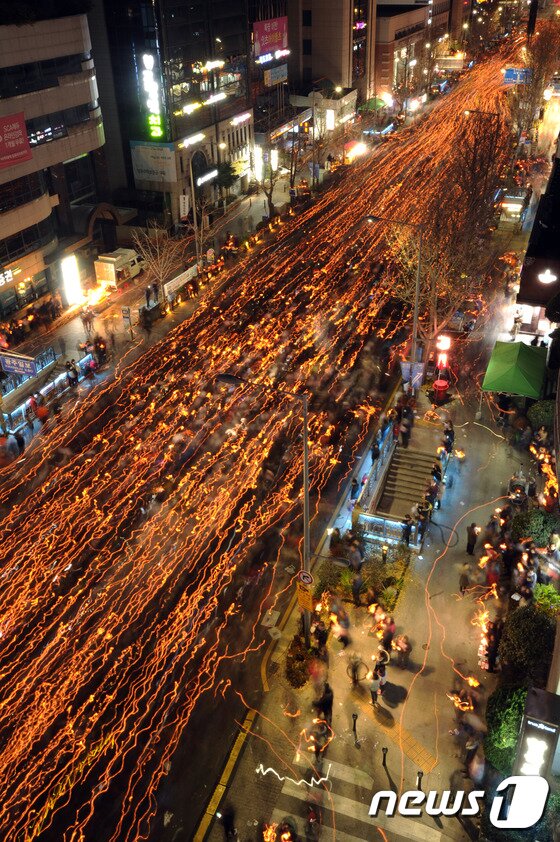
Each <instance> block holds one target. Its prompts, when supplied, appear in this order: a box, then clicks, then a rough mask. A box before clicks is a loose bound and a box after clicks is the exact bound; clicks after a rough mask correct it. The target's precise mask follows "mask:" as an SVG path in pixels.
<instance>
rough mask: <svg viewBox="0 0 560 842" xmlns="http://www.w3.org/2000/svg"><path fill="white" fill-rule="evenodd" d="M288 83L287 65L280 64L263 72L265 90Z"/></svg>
mask: <svg viewBox="0 0 560 842" xmlns="http://www.w3.org/2000/svg"><path fill="white" fill-rule="evenodd" d="M287 81H288V65H287V64H280V65H278V67H271V69H270V70H265V71H264V83H265V85H266V86H267V88H272V87H273V85H279V84H280V83H281V82H287Z"/></svg>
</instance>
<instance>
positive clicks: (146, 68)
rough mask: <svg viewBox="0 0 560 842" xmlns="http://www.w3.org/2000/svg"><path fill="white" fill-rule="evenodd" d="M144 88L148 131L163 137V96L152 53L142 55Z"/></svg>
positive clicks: (150, 133) (153, 136)
mask: <svg viewBox="0 0 560 842" xmlns="http://www.w3.org/2000/svg"><path fill="white" fill-rule="evenodd" d="M142 65H143V69H142V88H143V89H144V93H145V95H146V109H147V111H148V132H149V135H150V137H152V138H154V140H156V139H159V138H161V137H163V117H162V114H161V97H160V89H159V88H160V86H159V82H158V80H157V79H156V77H155V73H154V67H155V59H154V56H153V55H151V54H150V53H144V55H143V56H142Z"/></svg>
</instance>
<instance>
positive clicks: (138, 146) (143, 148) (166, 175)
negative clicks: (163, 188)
mask: <svg viewBox="0 0 560 842" xmlns="http://www.w3.org/2000/svg"><path fill="white" fill-rule="evenodd" d="M130 151H131V155H132V169H133V171H134V180H135V181H136V182H138V181H157V182H159V183H160V184H162V183H163V182H175V181H177V167H176V165H175V147H174V146H173V144H172V143H144V142H142V141H138V140H131V141H130Z"/></svg>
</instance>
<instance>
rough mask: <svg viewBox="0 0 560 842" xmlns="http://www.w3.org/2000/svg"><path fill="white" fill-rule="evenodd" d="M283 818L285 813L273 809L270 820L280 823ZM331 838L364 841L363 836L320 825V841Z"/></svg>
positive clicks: (348, 841) (337, 840)
mask: <svg viewBox="0 0 560 842" xmlns="http://www.w3.org/2000/svg"><path fill="white" fill-rule="evenodd" d="M285 818H286V813H283V812H282V810H274V812H273V813H272V819H271V821H273V822H275V823H276V824H280V822H281V821H282V820H283V819H285ZM372 830H373V828H372ZM331 839H336V842H364V837H363V836H352V835H351V834H350V833H342V832H341V831H340V830H335V829H334V828H332V827H329V826H328V825H326V824H323V825H321V842H331ZM368 842H369V840H368Z"/></svg>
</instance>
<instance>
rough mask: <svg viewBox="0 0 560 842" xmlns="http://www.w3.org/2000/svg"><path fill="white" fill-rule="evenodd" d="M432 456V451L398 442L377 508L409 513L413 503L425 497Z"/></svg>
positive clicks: (433, 458)
mask: <svg viewBox="0 0 560 842" xmlns="http://www.w3.org/2000/svg"><path fill="white" fill-rule="evenodd" d="M434 460H435V457H434V454H433V453H424V452H423V451H421V450H413V449H412V448H411V447H409V448H407V449H406V450H405V449H404V448H403V447H402V446H401V445H400V444H399V445H398V447H397V448H396V450H395V452H394V454H393V458H392V460H391V464H390V466H389V471H388V473H387V478H386V480H385V485H384V487H383V493H382V494H381V498H380V500H379V504H378V506H377V511H378V512H383V513H384V514H390V515H393V516H394V517H398V518H404V516H405V515H406V514H409V512H410V509H411V507H412V506H413V505H414V503H418V502H420V500H422V499H423V497H424V489H425V487H426V483H427V481H428V480H429V479H430V477H431V474H432V465H433V464H434Z"/></svg>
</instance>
